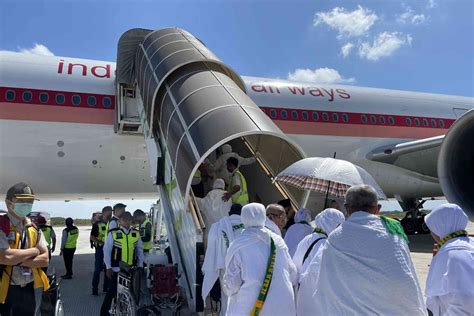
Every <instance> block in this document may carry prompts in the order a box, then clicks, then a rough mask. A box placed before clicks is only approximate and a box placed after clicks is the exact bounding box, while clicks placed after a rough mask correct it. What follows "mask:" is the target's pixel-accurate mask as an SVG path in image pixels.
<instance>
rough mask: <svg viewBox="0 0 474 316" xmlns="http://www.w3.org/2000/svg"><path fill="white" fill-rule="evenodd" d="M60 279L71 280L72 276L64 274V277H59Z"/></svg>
mask: <svg viewBox="0 0 474 316" xmlns="http://www.w3.org/2000/svg"><path fill="white" fill-rule="evenodd" d="M61 279H72V275H67V274H65V275H63V276H61Z"/></svg>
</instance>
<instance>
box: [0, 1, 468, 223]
mask: <svg viewBox="0 0 474 316" xmlns="http://www.w3.org/2000/svg"><path fill="white" fill-rule="evenodd" d="M169 26H177V27H181V28H184V29H186V30H188V31H189V32H191V33H193V34H194V35H195V36H197V37H198V38H200V39H201V40H202V41H203V42H204V43H205V44H206V45H207V46H208V47H209V48H210V49H211V50H212V51H213V52H214V53H215V54H216V55H217V56H219V57H220V58H221V59H222V60H223V61H224V62H226V63H227V64H229V65H230V66H231V67H233V68H234V69H235V70H237V71H238V72H239V73H240V74H242V75H252V76H263V77H273V78H282V79H287V78H292V79H298V80H310V81H319V82H326V83H328V82H329V83H347V84H353V85H360V86H369V87H381V88H388V89H401V90H412V91H423V92H432V93H442V94H453V95H464V96H471V97H472V96H474V79H473V74H474V58H473V56H474V41H473V40H472V39H473V38H474V2H473V1H470V0H452V1H441V0H416V1H413V0H412V1H395V0H384V1H382V0H379V1H351V0H347V1H323V0H312V1H295V0H288V1H255V0H254V1H250V0H249V1H192V2H191V1H105V0H104V1H86V0H82V1H67V0H63V1H41V0H35V1H18V0H15V1H10V0H0V50H14V51H20V50H23V51H28V52H32V53H40V54H55V55H58V56H67V57H79V58H90V59H101V60H110V61H115V59H116V49H117V48H116V47H117V41H118V39H119V37H120V35H121V34H122V33H123V32H125V31H127V30H128V29H130V28H135V27H142V28H149V29H158V28H163V27H169ZM111 202H113V201H111ZM44 203H46V202H44ZM75 203H77V204H78V205H77V206H74V205H75ZM88 203H91V202H81V203H79V202H71V203H69V204H64V203H63V204H64V209H73V210H75V211H76V210H77V211H78V212H79V210H81V209H84V208H90V209H97V208H98V207H99V205H102V204H104V203H103V202H95V203H96V204H94V205H91V206H86V204H87V205H89V204H88ZM1 207H2V206H1V205H0V208H1ZM100 207H101V206H100ZM142 207H143V208H145V207H144V206H142ZM58 208H59V206H58ZM90 211H91V210H88V211H87V212H90ZM81 212H84V214H86V213H85V211H81ZM81 214H82V213H81ZM87 214H88V213H87ZM87 217H88V216H87Z"/></svg>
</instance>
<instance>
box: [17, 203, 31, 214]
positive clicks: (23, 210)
mask: <svg viewBox="0 0 474 316" xmlns="http://www.w3.org/2000/svg"><path fill="white" fill-rule="evenodd" d="M32 209H33V204H30V203H16V204H15V210H14V211H15V214H16V215H18V216H19V217H26V215H28V214H30V213H31V210H32Z"/></svg>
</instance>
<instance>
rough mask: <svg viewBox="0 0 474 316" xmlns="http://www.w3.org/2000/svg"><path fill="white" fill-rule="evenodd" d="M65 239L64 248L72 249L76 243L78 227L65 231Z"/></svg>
mask: <svg viewBox="0 0 474 316" xmlns="http://www.w3.org/2000/svg"><path fill="white" fill-rule="evenodd" d="M66 233H67V239H66V244H65V245H64V248H66V249H74V248H76V245H77V238H79V229H78V228H77V227H74V228H73V229H71V230H70V231H67V232H66Z"/></svg>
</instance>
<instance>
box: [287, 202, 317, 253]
mask: <svg viewBox="0 0 474 316" xmlns="http://www.w3.org/2000/svg"><path fill="white" fill-rule="evenodd" d="M310 221H311V214H310V213H309V211H308V210H307V209H305V208H301V209H299V210H298V212H296V214H295V223H294V224H293V225H291V226H290V228H288V230H287V231H286V234H285V238H284V240H285V243H286V245H287V246H288V252H289V253H290V257H293V255H294V254H295V251H296V247H298V244H299V243H300V241H301V240H303V238H305V237H306V236H308V235H310V234H311V233H312V232H313V230H314V228H313V226H311V224H310V223H309V222H310Z"/></svg>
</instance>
